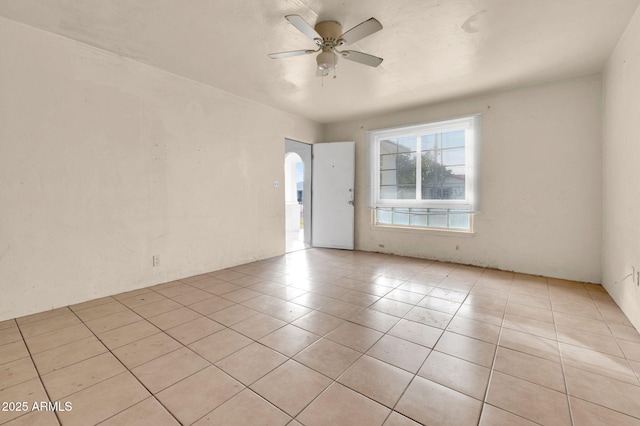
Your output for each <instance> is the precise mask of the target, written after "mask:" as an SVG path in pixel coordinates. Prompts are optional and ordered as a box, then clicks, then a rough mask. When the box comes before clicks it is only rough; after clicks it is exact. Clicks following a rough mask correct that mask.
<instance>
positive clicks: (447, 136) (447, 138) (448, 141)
mask: <svg viewBox="0 0 640 426" xmlns="http://www.w3.org/2000/svg"><path fill="white" fill-rule="evenodd" d="M458 146H464V130H455V131H453V132H445V133H442V148H454V147H458Z"/></svg>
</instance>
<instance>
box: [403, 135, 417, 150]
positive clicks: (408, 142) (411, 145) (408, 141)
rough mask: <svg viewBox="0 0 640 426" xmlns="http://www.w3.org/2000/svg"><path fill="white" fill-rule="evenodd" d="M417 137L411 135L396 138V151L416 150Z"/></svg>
mask: <svg viewBox="0 0 640 426" xmlns="http://www.w3.org/2000/svg"><path fill="white" fill-rule="evenodd" d="M417 142H418V138H417V137H416V136H411V137H408V138H399V139H398V152H416V147H417Z"/></svg>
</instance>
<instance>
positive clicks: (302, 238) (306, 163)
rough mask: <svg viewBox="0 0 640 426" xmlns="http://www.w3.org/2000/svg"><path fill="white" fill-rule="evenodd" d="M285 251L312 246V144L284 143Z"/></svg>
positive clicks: (286, 141)
mask: <svg viewBox="0 0 640 426" xmlns="http://www.w3.org/2000/svg"><path fill="white" fill-rule="evenodd" d="M285 147H286V149H285V159H284V182H285V184H284V190H285V217H286V220H285V232H286V251H287V252H291V251H296V250H302V249H305V248H307V247H310V246H311V145H308V144H305V143H302V142H296V141H291V140H288V139H287V140H285Z"/></svg>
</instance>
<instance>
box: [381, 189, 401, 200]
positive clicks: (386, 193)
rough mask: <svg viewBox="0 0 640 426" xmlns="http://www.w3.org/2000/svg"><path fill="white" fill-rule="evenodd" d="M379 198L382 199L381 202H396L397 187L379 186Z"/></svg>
mask: <svg viewBox="0 0 640 426" xmlns="http://www.w3.org/2000/svg"><path fill="white" fill-rule="evenodd" d="M380 198H382V199H383V200H397V199H398V187H397V186H381V187H380Z"/></svg>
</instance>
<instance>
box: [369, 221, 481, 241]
mask: <svg viewBox="0 0 640 426" xmlns="http://www.w3.org/2000/svg"><path fill="white" fill-rule="evenodd" d="M371 226H372V228H373V229H374V230H375V231H385V232H409V233H416V232H418V233H424V234H431V235H437V236H442V237H462V238H473V237H474V236H475V235H476V233H475V232H473V231H472V230H466V229H442V228H424V227H417V226H402V225H376V224H372V225H371Z"/></svg>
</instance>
